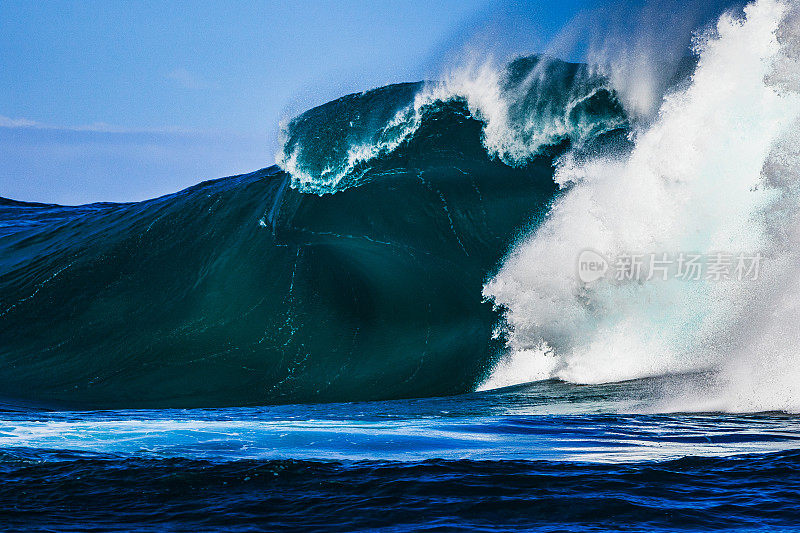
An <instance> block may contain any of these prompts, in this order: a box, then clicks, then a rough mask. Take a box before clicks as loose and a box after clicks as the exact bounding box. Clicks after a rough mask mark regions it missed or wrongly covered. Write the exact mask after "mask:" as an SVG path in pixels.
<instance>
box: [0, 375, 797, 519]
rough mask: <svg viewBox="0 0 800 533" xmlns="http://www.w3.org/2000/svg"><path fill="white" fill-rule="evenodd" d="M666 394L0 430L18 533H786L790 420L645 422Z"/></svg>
mask: <svg viewBox="0 0 800 533" xmlns="http://www.w3.org/2000/svg"><path fill="white" fill-rule="evenodd" d="M663 381H664V379H663V378H662V379H661V380H643V381H636V382H629V383H624V384H615V385H599V386H576V385H569V384H564V383H560V382H544V383H539V384H533V385H529V386H523V387H517V388H514V389H506V390H500V391H495V392H486V393H473V394H465V395H460V396H453V397H446V398H430V399H415V400H395V401H385V402H364V403H345V404H328V405H284V406H274V407H254V408H227V409H190V410H183V409H181V410H178V409H166V410H152V411H94V412H63V411H59V412H47V411H31V410H27V409H26V410H21V411H16V410H14V409H13V408H10V407H9V409H8V410H7V411H5V412H3V413H2V416H0V446H1V447H2V453H0V508H1V509H2V518H1V520H2V523H3V527H4V529H5V530H9V531H12V530H19V531H30V530H40V531H53V530H58V531H109V530H126V531H127V530H132V531H162V530H168V531H218V530H225V531H275V530H294V531H315V530H319V531H362V530H371V531H418V530H425V531H511V530H513V531H518V530H533V531H565V530H604V529H615V530H626V531H654V530H675V531H679V530H696V529H707V530H734V529H741V530H754V529H762V530H775V529H780V530H788V529H793V528H794V527H795V525H796V524H800V508H798V501H800V500H798V498H799V497H800V418H797V417H794V416H790V415H786V414H780V413H761V414H750V415H742V414H723V413H695V414H687V413H674V414H647V412H648V411H649V410H650V408H651V407H652V402H651V399H652V394H653V391H654V390H655V389H659V388H662V386H663V385H664V383H663Z"/></svg>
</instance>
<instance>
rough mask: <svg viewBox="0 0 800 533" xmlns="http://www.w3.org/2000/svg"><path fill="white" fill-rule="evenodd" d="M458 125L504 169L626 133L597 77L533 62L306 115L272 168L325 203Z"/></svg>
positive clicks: (286, 130)
mask: <svg viewBox="0 0 800 533" xmlns="http://www.w3.org/2000/svg"><path fill="white" fill-rule="evenodd" d="M443 116H444V117H445V118H444V119H443V118H442V117H443ZM465 117H470V118H473V119H475V120H478V121H479V122H481V123H482V133H481V138H482V142H483V145H484V148H485V150H486V151H487V153H488V154H489V155H490V156H491V157H497V158H499V159H500V160H501V161H503V162H504V163H506V164H508V165H511V166H524V165H525V164H527V162H529V161H531V160H532V159H534V158H535V157H537V156H538V155H541V154H542V152H543V151H544V150H547V149H548V148H550V147H553V146H557V145H559V144H561V143H563V142H565V141H566V142H569V143H571V144H573V145H582V144H583V143H585V142H588V141H591V140H593V139H595V138H597V137H598V136H600V135H602V134H605V133H608V132H611V131H614V130H618V129H624V128H627V126H628V120H627V117H626V115H625V112H624V110H623V108H622V106H621V104H620V103H619V102H618V100H617V98H616V95H615V94H614V91H613V90H612V89H611V87H610V85H609V83H608V80H606V79H605V78H604V77H602V76H600V75H598V74H595V73H594V72H593V70H592V69H590V68H589V67H587V66H585V65H579V64H575V63H567V62H563V61H560V60H556V59H552V58H547V57H543V56H531V57H521V58H518V59H517V60H515V61H513V62H511V63H510V64H509V65H507V66H506V67H505V68H503V69H496V68H493V67H491V66H490V65H488V64H486V65H483V66H481V67H480V68H477V69H464V70H462V71H458V72H456V73H453V74H451V75H450V76H448V77H447V79H446V80H445V81H442V82H425V83H423V82H418V83H403V84H397V85H390V86H387V87H382V88H380V89H373V90H371V91H366V92H364V93H360V94H352V95H348V96H345V97H342V98H340V99H338V100H335V101H333V102H330V103H328V104H325V105H323V106H319V107H316V108H314V109H311V110H309V111H306V112H305V113H303V114H301V115H300V116H298V117H296V118H294V119H292V120H291V121H289V122H288V123H287V124H286V125H284V127H283V128H282V147H281V149H280V151H279V153H278V155H277V157H276V161H277V163H278V165H279V166H280V167H281V168H283V169H284V170H285V171H286V172H288V173H289V174H290V175H291V176H292V186H293V187H295V188H297V189H298V190H301V191H304V192H311V193H315V194H325V193H332V192H336V191H338V190H343V189H346V188H349V187H354V186H358V185H359V184H361V183H363V181H364V180H365V179H372V178H373V177H375V176H377V175H379V173H378V172H376V171H375V170H376V169H377V168H380V167H381V166H382V164H383V163H384V160H385V159H386V158H387V157H389V156H391V155H392V154H393V153H394V152H395V151H396V150H399V149H400V148H401V147H405V146H407V145H408V144H409V143H410V142H411V140H412V138H413V137H414V136H416V135H418V134H419V133H420V131H421V130H422V131H423V132H424V134H425V135H430V136H432V137H435V136H441V135H442V134H443V131H445V129H447V128H451V127H458V126H459V122H460V121H461V120H463V119H464V118H465ZM432 125H433V126H434V127H433V129H432V131H431V127H430V126H432Z"/></svg>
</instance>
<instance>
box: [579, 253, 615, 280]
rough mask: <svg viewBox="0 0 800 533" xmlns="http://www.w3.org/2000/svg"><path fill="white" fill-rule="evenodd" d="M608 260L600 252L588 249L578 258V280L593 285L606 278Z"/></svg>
mask: <svg viewBox="0 0 800 533" xmlns="http://www.w3.org/2000/svg"><path fill="white" fill-rule="evenodd" d="M606 271H608V260H607V259H606V258H605V257H604V256H603V255H602V254H601V253H599V252H596V251H594V250H590V249H586V250H584V251H582V252H581V253H580V255H579V256H578V279H580V280H581V281H582V282H584V283H591V282H593V281H597V280H598V279H600V278H602V277H603V276H605V274H606Z"/></svg>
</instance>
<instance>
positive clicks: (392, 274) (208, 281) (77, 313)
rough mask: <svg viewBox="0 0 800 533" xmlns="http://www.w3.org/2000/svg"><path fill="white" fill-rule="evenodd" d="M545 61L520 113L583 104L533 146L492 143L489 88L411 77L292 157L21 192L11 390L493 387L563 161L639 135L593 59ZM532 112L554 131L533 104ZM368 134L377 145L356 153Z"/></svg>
mask: <svg viewBox="0 0 800 533" xmlns="http://www.w3.org/2000/svg"><path fill="white" fill-rule="evenodd" d="M537 65H539V62H538V60H527V63H526V62H525V61H524V60H522V62H518V63H516V64H514V65H512V67H511V69H510V70H509V74H507V75H506V78H505V79H506V81H505V82H504V83H505V84H506V85H505V86H506V88H511V87H512V86H513V87H515V88H516V89H515V90H517V91H519V90H521V89H520V88H521V87H523V81H524V80H523V78H525V79H529V78H531V76H533V75H534V74H533V73H534V71H535V70H536V69H535V68H534V67H536V66H537ZM551 75H552V76H554V78H553V79H552V80H551V81H547V80H548V79H549V78H548V76H551ZM536 76H538V77H537V78H536V79H537V80H538V81H536V82H535V83H534V82H525V83H526V84H527V85H526V86H527V87H528V90H529V91H532V92H530V93H529V94H525V95H523V96H524V97H520V98H518V99H517V101H516V103H515V104H514V105H516V106H517V108H518V110H517V111H515V112H517V113H521V114H524V115H526V116H527V115H528V111H529V110H532V111H531V112H532V113H533V114H534V115H536V113H538V114H539V115H540V116H550V115H559V116H561V117H562V118H563V119H564V123H563V124H560V125H558V128H556V129H557V132H556V133H555V134H552V135H550V136H549V137H547V138H546V139H544V137H542V139H544V140H541V141H540V142H539V141H537V142H539V145H538V146H537V147H536V149H535V150H532V151H530V152H529V153H528V154H527V155H526V156H525V158H521V157H518V156H514V161H513V164H509V163H510V162H511V161H509V160H508V159H507V157H505V156H503V157H498V154H497V152H496V151H492V150H490V149H487V145H489V141H490V140H491V138H492V135H493V134H492V133H491V131H492V128H493V127H494V126H492V121H491V120H494V119H491V120H489V119H487V118H486V117H487V115H486V114H484V113H483V112H478V110H475V109H473V108H472V107H471V105H472V104H471V103H470V100H469V99H468V98H463V97H459V96H454V95H448V96H447V97H446V98H441V99H433V97H432V96H431V95H432V92H431V89H430V85H426V84H402V85H394V86H389V87H385V88H383V89H378V90H374V91H370V92H367V93H364V94H360V95H351V96H348V97H345V98H342V99H340V100H337V101H335V102H332V103H330V104H326V105H324V106H321V107H319V108H316V109H313V110H311V111H309V112H307V113H306V114H304V115H301V116H300V117H299V118H298V119H296V120H295V121H293V122H292V123H291V124H290V125H289V137H288V141H287V144H286V147H285V150H286V151H287V152H291V153H294V154H296V157H294V163H293V165H296V167H292V166H289V167H287V168H288V169H289V170H290V171H291V173H287V172H285V171H283V170H281V169H280V168H277V167H272V168H269V169H265V170H261V171H258V172H255V173H252V174H248V175H242V176H236V177H231V178H225V179H221V180H216V181H211V182H206V183H202V184H200V185H197V186H195V187H192V188H190V189H187V190H185V191H182V192H179V193H176V194H173V195H170V196H165V197H162V198H158V199H154V200H150V201H145V202H141V203H133V204H95V205H87V206H80V207H61V206H55V205H38V204H37V205H34V204H24V203H20V202H13V201H10V200H4V201H2V203H0V221H2V225H0V370H2V371H1V372H0V390H2V391H3V394H4V395H5V396H6V397H7V399H8V400H9V401H14V402H19V401H37V402H40V403H43V404H45V405H48V404H57V405H68V406H75V407H164V406H169V407H188V406H233V405H252V404H265V403H292V402H311V401H339V400H341V401H351V400H363V399H385V398H398V397H417V396H431V395H442V394H452V393H460V392H465V391H469V390H473V389H474V388H475V387H476V386H477V384H478V383H480V382H481V381H482V380H483V379H485V377H486V376H487V375H488V372H489V371H490V369H491V368H492V366H493V365H494V363H495V362H496V360H497V358H498V355H499V351H500V349H501V348H502V346H500V345H499V344H498V343H497V341H496V340H495V339H494V335H493V333H494V328H495V326H496V322H497V319H498V315H497V313H496V312H495V311H494V310H493V308H492V305H491V304H490V303H487V302H485V301H482V297H481V289H482V285H483V283H484V281H485V279H486V277H487V275H488V273H489V272H490V271H492V270H493V269H494V268H495V267H496V265H497V264H498V262H499V261H500V260H501V258H502V256H503V254H504V253H505V251H506V250H507V249H508V247H509V246H510V245H511V243H512V242H513V241H514V239H515V238H516V236H517V234H518V233H519V232H520V231H523V230H524V228H526V227H528V226H529V225H531V224H534V225H535V224H536V223H538V220H539V219H540V218H541V217H542V216H543V215H544V213H545V212H546V210H547V208H548V205H549V203H550V202H551V201H552V199H553V197H554V195H555V193H556V191H557V187H556V185H555V182H554V181H553V161H554V159H555V158H557V157H559V156H560V155H562V154H564V153H565V151H566V150H567V149H568V148H569V147H570V146H575V145H577V144H578V143H581V144H587V143H589V144H590V143H592V142H594V143H598V144H608V143H609V142H615V139H616V140H617V141H619V142H622V143H624V142H625V140H624V133H625V132H624V128H623V127H622V125H623V124H624V116H623V115H622V111H621V108H620V107H619V105H618V104H617V103H616V100H615V99H614V98H613V95H612V94H611V93H610V92H608V91H607V90H606V89H600V88H599V87H600V85H599V83H600V82H599V81H597V80H595V81H594V82H592V83H589V82H587V81H586V80H587V79H588V78H587V76H588V74H586V73H585V71H584V70H583V69H582V68H581V67H579V66H577V65H571V64H566V63H552V64H551V66H550V67H549V70H544V71H541V72H537V73H536ZM514 80H516V81H514ZM542 80H544V81H542ZM573 82H574V84H575V91H584V93H585V94H584V95H583V97H582V98H581V99H580V101H579V102H578V101H575V100H574V98H572V97H570V98H560V99H558V98H557V99H555V100H553V101H552V102H551V103H549V104H547V105H545V104H546V103H547V102H550V100H549V99H550V98H551V97H552V96H553V95H552V94H551V92H547V93H542V94H540V91H544V90H546V91H553V90H556V89H557V88H564V87H566V86H568V85H569V86H571V84H573ZM515 83H516V85H515ZM437 90H441V86H440V87H439V89H437ZM559 90H560V89H559ZM586 91H588V92H586ZM559 94H561V93H560V92H559ZM565 94H566V93H565ZM420 102H425V103H424V104H420ZM409 105H410V106H411V107H408V106H409ZM403 106H406V107H403ZM512 107H513V106H512ZM509 109H511V108H509ZM515 109H516V108H515ZM398 114H399V115H398ZM398 116H403V117H408V116H412V118H411V119H410V120H411V121H412V125H413V127H410V126H409V124H406V123H403V124H400V123H399V122H398V118H397V117H398ZM596 117H597V118H598V121H597V123H595V118H596ZM400 122H402V121H400ZM581 124H582V125H584V126H585V128H584V129H582V130H581V133H580V135H578V133H576V132H577V129H576V128H578V126H577V125H581ZM552 127H553V124H552V121H549V122H547V123H546V124H543V125H542V126H541V130H542V131H545V130H547V131H550V129H552ZM559 128H560V129H559ZM570 128H572V129H570ZM517 129H518V132H523V133H524V132H528V134H530V135H538V134H536V133H535V132H534V130H533V122H530V121H529V122H527V123H525V124H520V125H519V127H518V128H517ZM407 130H408V131H407ZM412 130H413V131H412ZM573 130H574V131H573ZM397 132H400V133H397ZM570 132H572V133H570ZM365 143H366V144H369V143H372V144H371V145H370V146H372V148H369V149H368V150H366V152H365V153H368V154H369V156H368V157H364V158H362V157H361V156H357V157H355V158H354V156H351V155H350V154H352V153H354V152H358V153H362V150H361V147H362V146H363V145H364V144H365ZM296 168H301V169H302V170H299V171H298V170H295V169H296ZM329 168H330V169H331V170H327V169H329ZM342 169H344V170H342ZM309 176H312V177H311V178H309ZM322 193H328V194H322ZM333 193H335V194H333Z"/></svg>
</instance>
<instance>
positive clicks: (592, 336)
mask: <svg viewBox="0 0 800 533" xmlns="http://www.w3.org/2000/svg"><path fill="white" fill-rule="evenodd" d="M795 28H796V15H795V12H794V11H792V12H790V9H789V6H787V5H786V4H783V3H779V2H774V1H771V0H759V1H758V2H755V3H753V4H750V5H748V6H747V7H746V8H745V11H744V17H741V18H737V17H735V16H733V15H731V14H727V15H724V16H723V17H722V18H721V19H720V20H719V23H718V24H717V27H716V32H714V33H711V34H709V36H708V37H707V38H706V39H705V40H703V41H702V42H699V43H698V45H697V52H698V54H699V62H698V65H697V68H696V71H695V72H694V74H693V76H692V78H691V83H690V84H689V85H688V86H686V87H685V88H684V89H682V90H679V91H677V92H674V93H672V94H670V95H669V96H667V97H666V98H665V99H664V101H663V103H662V105H661V109H660V112H659V115H658V118H657V119H656V121H655V122H654V123H653V125H652V126H650V127H648V128H646V129H645V130H644V131H641V132H639V133H638V134H637V136H636V138H635V148H634V149H633V151H632V152H631V153H630V155H626V156H621V157H608V156H607V155H604V156H602V157H596V158H592V159H590V160H589V161H588V162H587V161H582V162H576V160H574V159H572V158H569V157H566V158H564V159H563V161H562V163H561V165H560V167H559V168H558V171H557V175H556V180H557V181H558V182H559V183H560V184H561V186H562V187H565V188H566V189H567V192H566V194H565V195H564V196H563V198H562V199H561V200H560V201H559V202H558V204H557V205H556V206H555V207H554V209H553V210H552V212H551V214H550V216H549V219H548V220H547V222H546V223H544V224H543V225H542V226H541V227H539V228H538V229H536V230H535V231H534V232H533V234H532V235H531V236H530V237H529V238H527V239H525V240H524V241H523V242H521V243H520V244H519V245H518V246H517V247H516V248H515V249H514V250H512V252H511V253H510V254H509V256H508V257H507V259H506V260H505V262H504V264H503V266H502V268H501V269H500V271H499V272H498V273H497V275H496V276H495V277H494V278H492V279H491V280H490V281H489V282H488V283H487V284H486V286H485V288H484V295H485V296H486V297H487V298H490V299H492V300H493V301H494V302H495V304H496V305H498V306H501V307H502V308H503V309H504V310H505V323H506V329H507V334H508V349H509V356H508V358H507V359H506V360H505V361H503V362H502V363H501V364H500V365H498V367H497V369H496V371H495V372H494V374H493V375H492V376H491V378H490V379H489V380H488V381H487V382H486V383H485V384H484V388H493V387H497V386H503V385H510V384H513V383H520V382H525V381H532V380H537V379H544V378H549V377H557V378H560V379H564V380H569V381H575V382H581V383H596V382H606V381H619V380H625V379H632V378H638V377H643V376H648V375H655V374H663V373H680V372H686V371H694V370H700V369H708V368H712V369H717V370H719V371H720V372H721V375H724V376H726V381H727V383H728V385H729V386H733V385H731V384H732V383H733V382H734V381H736V380H735V379H733V378H731V377H730V376H731V373H732V372H733V369H734V368H742V366H743V365H744V367H745V368H750V369H751V371H749V372H738V374H743V373H744V374H749V375H750V376H752V375H753V372H752V370H753V368H754V367H753V365H752V364H750V363H752V362H754V361H757V360H760V359H761V357H762V356H761V355H758V356H756V355H754V354H755V353H756V352H759V351H760V352H762V353H763V350H759V349H758V348H755V347H752V346H751V347H748V345H750V344H752V340H753V339H754V338H758V337H759V336H760V335H755V333H754V332H753V331H752V329H753V328H752V327H750V328H745V329H744V330H743V329H742V323H743V322H746V323H749V324H753V323H760V322H763V320H764V318H763V317H769V316H772V313H770V312H769V311H767V309H768V308H769V307H774V306H775V305H777V304H779V303H780V301H781V298H777V296H778V294H776V292H782V291H776V290H775V289H774V287H776V286H782V287H784V288H785V287H786V285H787V283H789V282H791V283H792V284H794V283H795V282H794V281H793V280H794V279H796V276H792V275H791V273H790V272H791V271H787V270H785V266H786V265H787V263H788V262H787V261H786V260H785V259H782V258H781V257H778V256H779V255H781V254H776V249H775V248H774V245H775V243H776V242H781V241H775V239H774V235H776V234H778V235H779V234H781V232H782V230H784V231H785V230H786V229H787V228H786V226H785V225H786V224H792V223H793V220H792V219H793V218H794V215H793V216H791V217H775V216H772V217H771V218H769V217H766V214H767V213H769V212H770V210H771V209H774V208H775V203H776V202H780V201H781V199H782V198H783V199H784V201H783V202H782V205H784V208H785V209H789V211H790V212H791V213H793V212H794V211H793V210H796V208H794V207H791V204H789V203H787V202H786V201H785V198H787V196H788V194H789V193H787V189H788V190H790V191H791V190H793V189H794V187H796V185H795V181H796V180H797V177H798V174H797V172H796V170H797V169H796V167H794V166H792V165H791V164H788V163H787V161H790V160H791V158H790V157H788V156H789V155H791V153H792V152H791V150H789V151H787V150H786V148H781V146H784V147H785V146H796V145H795V144H793V143H792V142H787V141H786V135H787V134H788V133H789V132H792V131H794V130H793V128H796V122H795V121H796V120H797V117H798V116H800V98H798V95H797V93H796V92H795V88H796V86H795V85H794V80H793V79H791V77H790V76H789V75H788V71H787V66H791V65H796V54H797V40H796V29H795ZM781 140H782V144H781V143H780V142H779V141H781ZM794 153H795V154H796V150H795V152H794ZM765 165H766V166H765ZM787 165H788V166H787ZM770 169H773V173H774V170H775V169H778V172H777V174H779V177H773V178H771V179H769V171H770ZM762 170H765V173H764V174H762ZM765 176H766V178H767V179H766V180H765ZM779 183H782V184H783V186H782V187H781V186H780V185H778V184H779ZM782 189H783V190H782ZM794 205H796V204H794ZM776 226H777V227H776ZM795 242H796V241H795ZM586 248H592V249H595V250H598V251H599V252H601V253H603V254H605V255H607V256H615V255H620V254H625V253H628V254H632V253H648V252H653V253H655V252H670V253H678V252H681V251H687V252H700V253H705V254H713V253H715V252H719V251H730V252H732V253H736V252H739V253H741V252H747V253H761V254H763V255H764V257H765V258H766V259H765V264H764V271H765V272H764V275H763V276H762V277H761V278H760V279H759V280H756V281H749V282H741V281H739V280H727V281H726V280H713V279H701V280H697V281H691V282H688V281H684V280H679V279H669V280H666V281H665V280H661V279H647V277H646V276H645V275H644V274H643V275H641V276H636V277H634V278H633V279H629V280H627V281H622V282H620V281H618V280H613V279H601V280H599V281H597V282H596V283H593V284H585V283H582V282H581V281H580V280H579V279H578V277H577V276H576V261H577V258H578V256H579V254H580V253H581V251H582V250H584V249H586ZM783 248H786V246H785V242H784V245H783ZM798 248H800V246H798V247H796V248H794V249H792V250H788V253H789V254H790V255H794V253H795V252H794V250H796V249H798ZM784 276H787V279H785V280H783V279H782V278H783V277H784ZM770 287H772V288H771V289H770ZM763 295H767V296H766V298H767V300H768V302H769V303H767V304H766V305H760V306H759V305H756V306H751V300H753V299H756V300H761V299H763V298H764V296H763ZM775 322H776V323H775V324H773V326H774V328H775V329H776V331H774V332H773V333H774V335H773V334H767V337H768V338H770V339H775V338H781V337H784V338H785V336H786V334H787V331H785V330H786V329H789V330H791V332H794V334H795V336H796V335H797V333H796V332H795V329H796V326H795V324H796V323H797V320H795V319H793V318H789V320H788V321H784V318H779V319H777V320H776V321H775ZM742 331H747V334H746V335H744V334H742ZM762 333H763V332H762ZM769 344H770V345H771V347H773V348H774V344H775V341H774V340H772V341H771V342H770V343H769ZM781 345H782V346H783V347H784V348H786V350H785V351H783V352H782V353H780V354H778V355H777V359H778V360H779V361H781V360H783V361H785V362H787V363H794V362H795V361H796V357H797V356H796V355H795V354H796V353H797V348H796V347H797V346H798V343H797V342H793V343H786V344H783V343H781ZM743 362H744V363H743ZM763 366H764V365H756V367H761V370H763ZM784 366H794V365H793V364H786V365H784ZM756 375H762V376H763V375H764V374H763V372H761V371H760V372H757V373H756ZM751 381H753V380H751ZM754 381H755V382H758V380H754ZM781 382H782V383H784V382H783V381H781ZM797 382H798V381H797V380H792V379H789V380H787V381H786V382H785V384H786V386H785V387H784V389H785V392H786V394H788V395H789V396H793V395H794V394H795V393H794V392H793V391H795V390H796V387H797V385H796V383H797ZM729 390H730V389H729ZM762 395H763V394H762ZM759 396H760V395H758V394H757V395H751V396H750V397H749V400H748V401H749V402H751V407H752V408H756V409H757V408H760V404H759V398H758V397H759ZM778 403H779V405H776V406H777V407H780V408H786V407H787V404H786V402H783V403H781V402H778ZM740 407H741V406H740Z"/></svg>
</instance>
